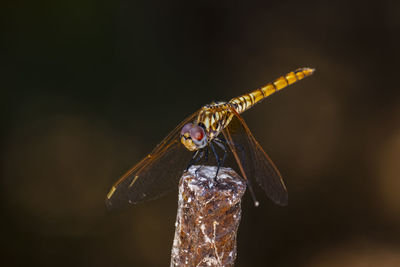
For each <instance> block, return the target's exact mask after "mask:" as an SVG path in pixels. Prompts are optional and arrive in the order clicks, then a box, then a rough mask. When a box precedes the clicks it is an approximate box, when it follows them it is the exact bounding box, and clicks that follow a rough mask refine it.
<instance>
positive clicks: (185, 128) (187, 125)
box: [181, 122, 193, 135]
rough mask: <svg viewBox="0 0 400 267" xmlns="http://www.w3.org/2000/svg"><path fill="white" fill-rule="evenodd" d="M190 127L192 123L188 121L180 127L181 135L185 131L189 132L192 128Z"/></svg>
mask: <svg viewBox="0 0 400 267" xmlns="http://www.w3.org/2000/svg"><path fill="white" fill-rule="evenodd" d="M192 128H193V123H190V122H189V123H186V124H185V126H183V127H182V130H181V135H184V134H185V133H187V132H189V131H190V129H192Z"/></svg>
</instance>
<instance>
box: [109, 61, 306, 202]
mask: <svg viewBox="0 0 400 267" xmlns="http://www.w3.org/2000/svg"><path fill="white" fill-rule="evenodd" d="M313 72H314V69H312V68H299V69H297V70H295V71H292V72H289V73H287V74H286V75H283V76H281V77H279V78H277V79H275V80H274V81H273V82H270V83H268V84H266V85H265V86H263V87H261V88H259V89H257V90H254V91H252V92H250V93H248V94H244V95H242V96H239V97H235V98H233V99H231V100H230V101H228V102H212V103H211V104H208V105H205V106H203V107H202V108H200V109H199V110H197V111H196V112H194V113H193V114H192V115H190V116H188V117H187V118H186V119H184V120H183V121H182V122H181V123H180V124H179V125H178V126H177V127H176V128H175V129H174V130H173V131H172V132H170V133H169V134H168V135H167V136H166V137H165V138H164V139H163V140H162V141H161V143H159V144H158V145H157V146H156V147H155V148H154V149H153V151H152V152H151V153H150V154H148V155H147V156H146V157H145V158H143V159H142V160H141V161H139V162H138V163H137V164H136V165H134V166H133V167H132V168H131V169H130V170H129V171H128V172H126V173H125V174H124V175H123V176H122V177H121V178H120V179H119V180H118V181H117V182H116V183H115V184H114V185H113V186H112V187H111V189H110V191H109V193H108V194H107V197H106V206H107V208H108V209H119V208H121V207H123V206H126V205H127V204H129V203H130V204H136V203H139V202H142V201H146V200H152V199H155V198H158V197H160V196H162V195H163V194H165V193H167V192H169V191H171V190H173V189H174V188H176V186H177V184H178V182H179V178H180V177H181V175H182V174H183V172H184V171H185V170H188V169H189V167H190V166H192V165H194V164H198V163H199V162H201V161H202V160H203V161H204V160H208V155H209V153H210V151H211V152H212V153H213V154H214V156H215V160H216V162H217V173H216V175H215V179H216V177H217V175H218V170H219V168H220V167H221V166H223V165H224V163H225V159H226V156H227V154H228V153H230V154H232V155H233V158H234V161H235V162H236V164H237V166H238V167H239V170H240V173H241V175H242V177H243V178H244V179H245V180H246V182H247V184H248V188H249V189H250V190H249V191H250V193H251V195H252V197H253V200H254V204H255V205H256V206H258V201H257V200H256V198H255V194H254V192H253V189H252V187H251V186H250V180H249V178H251V179H255V180H256V181H257V183H258V184H259V185H260V187H261V188H262V189H263V190H264V192H265V193H266V195H267V196H268V197H269V198H270V199H271V200H272V201H273V202H275V203H276V204H279V205H286V204H287V202H288V193H287V189H286V186H285V183H284V182H283V179H282V175H281V174H280V172H279V170H278V169H277V167H276V166H275V164H274V163H273V162H272V161H271V159H270V158H269V157H268V155H267V154H266V153H265V151H264V150H263V148H262V147H261V146H260V144H259V143H258V142H257V140H256V139H255V137H254V136H253V134H252V133H251V132H250V129H249V127H248V126H247V124H246V123H245V121H244V120H243V118H242V116H241V115H240V114H242V113H243V112H245V111H246V110H248V109H250V108H252V107H254V106H255V105H256V104H258V103H260V102H261V101H262V100H264V99H265V98H267V97H268V96H270V95H272V94H273V93H275V92H278V91H280V90H282V89H283V88H285V87H287V86H288V85H291V84H293V83H295V82H297V81H299V80H302V79H304V78H305V77H307V76H310V75H311V74H313ZM217 149H218V150H220V151H223V153H224V154H223V156H222V157H221V156H220V155H219V154H218V152H217ZM220 153H221V152H220Z"/></svg>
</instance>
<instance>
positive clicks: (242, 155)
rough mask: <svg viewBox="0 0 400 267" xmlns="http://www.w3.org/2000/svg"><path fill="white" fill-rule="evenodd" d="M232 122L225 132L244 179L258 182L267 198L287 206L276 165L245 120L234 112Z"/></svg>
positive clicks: (285, 193)
mask: <svg viewBox="0 0 400 267" xmlns="http://www.w3.org/2000/svg"><path fill="white" fill-rule="evenodd" d="M232 112H233V113H234V116H233V119H232V121H231V122H230V123H229V125H228V127H226V128H225V129H224V130H223V134H224V136H225V139H227V142H228V145H229V148H230V149H231V151H232V153H233V155H234V157H235V160H236V163H237V165H238V167H239V169H240V171H241V172H242V175H243V176H244V178H246V179H248V178H250V179H254V178H255V180H256V181H257V182H258V184H259V185H260V186H261V188H262V189H263V190H264V191H265V193H266V194H267V196H268V197H269V198H270V199H271V200H272V201H274V202H275V203H277V204H279V205H286V204H287V201H288V194H287V190H286V186H285V184H284V182H283V179H282V176H281V174H280V173H279V170H278V169H277V168H276V166H275V164H274V163H273V162H272V161H271V159H270V158H269V157H268V155H267V154H266V153H265V152H264V150H263V149H262V147H261V146H260V144H259V143H258V142H257V140H256V139H255V138H254V136H253V135H252V133H251V132H250V129H249V128H248V127H247V125H246V123H245V122H244V120H243V118H242V117H241V116H240V115H239V114H238V113H237V112H236V111H235V110H234V109H232Z"/></svg>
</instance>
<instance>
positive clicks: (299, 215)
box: [0, 0, 400, 266]
mask: <svg viewBox="0 0 400 267" xmlns="http://www.w3.org/2000/svg"><path fill="white" fill-rule="evenodd" d="M212 2H213V1H209V2H208V1H207V2H204V1H180V2H178V1H176V2H172V1H126V0H120V1H100V2H98V1H86V0H83V1H82V0H80V1H47V0H45V1H39V2H38V1H25V2H21V1H14V2H10V1H8V3H5V2H4V3H2V7H1V9H0V12H1V18H2V21H3V22H4V23H3V25H4V26H5V27H3V29H2V31H1V32H2V42H1V44H0V46H1V57H0V58H1V60H0V62H1V63H0V65H1V66H2V71H1V72H2V75H1V77H2V78H1V82H0V84H1V90H2V93H1V97H0V99H1V100H0V101H1V107H2V111H3V112H2V118H3V123H2V126H3V127H2V131H1V132H2V134H1V136H2V141H3V142H2V149H1V151H2V158H1V163H2V165H1V166H2V168H1V169H2V175H1V187H0V190H1V191H0V200H1V202H0V207H1V214H2V216H1V220H0V226H1V227H0V234H1V239H0V240H1V241H0V244H1V249H0V255H1V259H2V260H1V261H2V264H3V263H4V264H5V265H4V266H168V265H169V257H170V249H171V246H172V238H173V232H174V221H175V215H176V202H177V195H176V193H172V194H169V195H168V196H166V197H164V198H161V199H159V200H156V201H152V202H148V203H143V204H140V205H137V206H133V207H130V208H129V209H126V210H124V211H122V212H117V213H108V212H107V211H106V209H105V205H104V198H105V195H106V193H107V191H108V189H109V187H110V185H111V184H112V183H113V182H114V181H115V180H116V179H117V178H118V176H120V175H121V174H123V173H124V171H126V170H127V169H128V168H129V167H131V166H132V165H133V164H134V163H135V162H137V161H139V160H140V159H141V158H142V157H143V156H144V155H146V153H148V152H149V151H150V150H151V149H152V148H153V147H154V146H155V145H156V144H157V143H158V142H159V141H160V140H161V139H162V138H163V137H164V136H165V135H166V134H167V133H168V132H169V131H170V130H171V129H172V128H173V127H174V126H175V125H176V124H178V123H179V122H180V121H181V120H182V119H183V118H185V117H186V116H187V115H188V114H190V113H191V112H193V111H195V110H196V109H197V108H199V107H200V106H202V105H204V104H206V103H209V102H211V101H213V100H228V99H230V98H232V97H234V96H237V95H240V94H242V93H246V92H248V91H249V90H252V89H255V88H257V87H259V86H261V85H263V84H265V83H266V82H268V81H271V80H273V79H274V78H276V77H278V76H279V75H282V74H284V73H286V72H288V71H291V70H294V69H296V68H297V67H301V66H309V67H315V68H316V69H317V72H316V73H315V74H314V75H313V76H312V77H310V78H307V79H306V80H303V81H301V82H299V83H297V84H296V85H294V86H292V87H290V88H287V89H285V90H284V91H282V92H280V93H278V94H276V95H274V96H272V97H270V98H269V99H268V100H266V101H265V102H263V103H262V104H260V105H258V106H257V107H256V108H254V109H252V110H250V111H248V112H246V113H245V114H244V118H245V120H246V121H247V123H248V125H249V127H250V128H251V129H252V131H253V134H254V135H255V136H256V138H257V139H258V140H259V142H260V143H261V144H262V146H263V147H264V149H265V150H266V152H267V153H268V154H269V155H270V157H271V158H272V159H273V160H274V162H275V163H276V165H277V166H278V167H279V169H280V170H281V172H282V174H283V176H284V178H285V181H286V184H287V186H288V190H289V205H288V206H287V207H284V208H282V207H278V206H275V205H274V204H273V203H271V202H270V201H269V200H268V199H267V198H266V196H265V195H264V194H263V192H262V191H261V190H260V189H258V188H257V190H256V191H257V195H258V198H259V200H260V201H261V206H260V207H259V208H254V207H253V205H252V202H251V198H250V197H249V196H248V195H247V194H246V196H245V199H244V202H243V218H242V222H241V225H240V228H239V235H238V258H237V266H378V265H379V266H400V194H399V191H400V177H399V173H400V164H399V159H400V105H399V104H400V90H399V85H398V78H399V74H398V72H399V70H398V66H397V63H398V62H399V47H400V42H399V36H400V31H399V30H400V4H398V3H397V4H396V3H393V2H394V1H375V2H372V1H370V2H368V1H332V2H331V3H328V2H325V1H289V0H288V1H264V3H258V4H255V3H253V4H247V3H244V2H242V1H218V3H212ZM214 2H215V1H214Z"/></svg>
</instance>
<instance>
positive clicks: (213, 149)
mask: <svg viewBox="0 0 400 267" xmlns="http://www.w3.org/2000/svg"><path fill="white" fill-rule="evenodd" d="M210 147H211V150H212V151H213V153H214V156H215V159H216V160H217V171H216V173H215V177H214V180H215V181H216V182H217V176H218V172H219V168H220V167H221V159H220V158H219V156H218V153H217V151H216V150H215V147H214V145H213V143H212V142H211V143H210ZM224 157H225V155H224Z"/></svg>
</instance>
